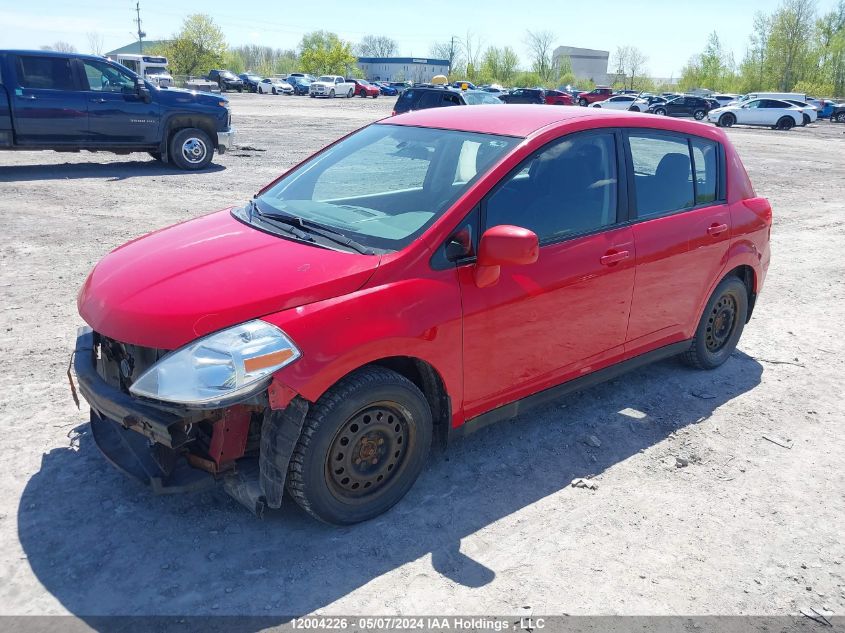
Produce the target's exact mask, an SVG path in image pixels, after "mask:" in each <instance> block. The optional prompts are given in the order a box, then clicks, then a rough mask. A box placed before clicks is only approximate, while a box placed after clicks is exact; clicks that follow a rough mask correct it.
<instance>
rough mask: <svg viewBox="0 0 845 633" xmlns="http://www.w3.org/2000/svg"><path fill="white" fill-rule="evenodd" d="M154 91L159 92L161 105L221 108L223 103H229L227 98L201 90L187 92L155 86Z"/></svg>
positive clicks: (181, 89) (182, 89)
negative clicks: (198, 105) (195, 104)
mask: <svg viewBox="0 0 845 633" xmlns="http://www.w3.org/2000/svg"><path fill="white" fill-rule="evenodd" d="M153 89H154V90H156V91H157V97H158V101H159V103H164V104H167V105H185V104H189V103H197V104H201V105H208V106H219V105H220V102H221V101H228V99H226V97H221V96H220V95H216V94H213V93H211V92H202V91H200V90H185V89H184V88H172V87H170V86H168V87H166V88H159V87H157V86H154V87H153Z"/></svg>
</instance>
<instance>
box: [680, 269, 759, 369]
mask: <svg viewBox="0 0 845 633" xmlns="http://www.w3.org/2000/svg"><path fill="white" fill-rule="evenodd" d="M747 316H748V289H747V288H746V287H745V284H744V283H743V282H742V281H741V280H740V279H739V278H738V277H726V278H725V279H723V280H722V281H721V282H720V283H719V285H718V286H716V289H715V290H714V291H713V294H712V295H711V296H710V300H709V301H708V302H707V306H706V307H705V308H704V314H702V315H701V320H700V321H699V323H698V328H697V329H696V331H695V337H694V338H693V341H692V345H691V346H690V348H689V350H687V351H686V352H684V354H683V360H684V362H686V363H687V364H688V365H691V366H693V367H696V368H698V369H715V368H716V367H718V366H719V365H721V364H722V363H724V362H725V361H726V360H727V359H728V358H729V357H730V355H731V354H732V353H733V351H734V349H736V344H737V343H738V342H739V337H740V336H742V330H743V328H744V327H745V320H746V317H747Z"/></svg>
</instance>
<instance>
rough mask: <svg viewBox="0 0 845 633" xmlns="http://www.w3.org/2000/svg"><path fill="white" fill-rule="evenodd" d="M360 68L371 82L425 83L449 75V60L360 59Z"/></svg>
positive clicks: (414, 58)
mask: <svg viewBox="0 0 845 633" xmlns="http://www.w3.org/2000/svg"><path fill="white" fill-rule="evenodd" d="M358 68H360V69H361V71H362V72H363V73H364V77H366V78H367V79H368V80H369V81H413V82H414V83H425V82H428V81H431V79H432V78H433V77H434V76H435V75H448V74H449V60H448V59H427V58H424V57H359V58H358Z"/></svg>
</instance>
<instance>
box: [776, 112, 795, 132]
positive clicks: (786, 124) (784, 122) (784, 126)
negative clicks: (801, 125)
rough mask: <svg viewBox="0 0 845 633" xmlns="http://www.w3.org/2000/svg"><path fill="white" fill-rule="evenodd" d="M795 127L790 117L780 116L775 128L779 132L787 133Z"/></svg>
mask: <svg viewBox="0 0 845 633" xmlns="http://www.w3.org/2000/svg"><path fill="white" fill-rule="evenodd" d="M793 127H795V120H794V119H793V118H792V117H791V116H782V117H781V118H780V119H779V120H778V125H777V128H778V129H779V130H783V131H785V132H786V131H788V130H791V129H792V128H793Z"/></svg>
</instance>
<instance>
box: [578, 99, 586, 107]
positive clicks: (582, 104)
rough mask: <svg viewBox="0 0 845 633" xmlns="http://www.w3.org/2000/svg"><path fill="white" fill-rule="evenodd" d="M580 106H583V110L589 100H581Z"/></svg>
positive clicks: (579, 101)
mask: <svg viewBox="0 0 845 633" xmlns="http://www.w3.org/2000/svg"><path fill="white" fill-rule="evenodd" d="M578 105H579V106H581V107H582V108H586V107H587V100H586V99H579V100H578Z"/></svg>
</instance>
